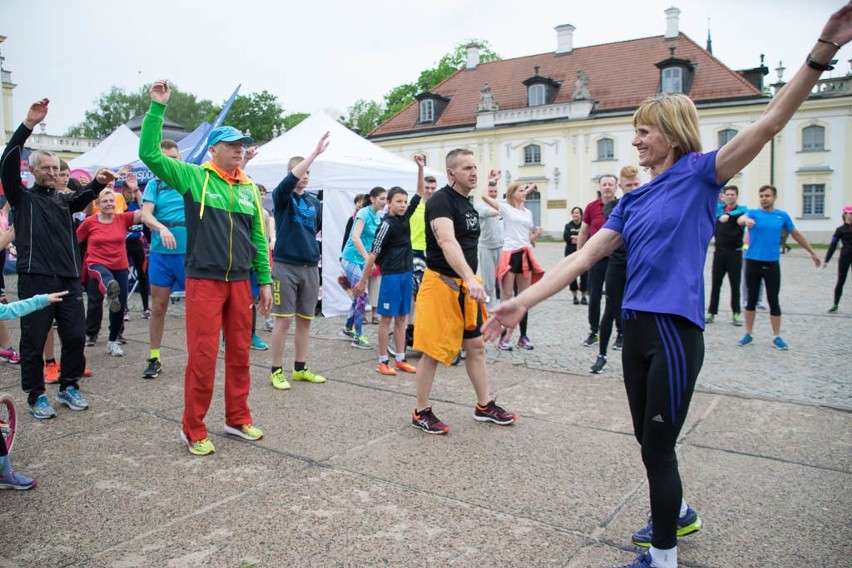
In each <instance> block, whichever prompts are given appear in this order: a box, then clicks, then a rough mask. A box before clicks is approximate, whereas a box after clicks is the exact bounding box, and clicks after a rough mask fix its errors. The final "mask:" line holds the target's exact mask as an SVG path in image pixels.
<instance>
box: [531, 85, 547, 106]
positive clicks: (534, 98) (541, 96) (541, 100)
mask: <svg viewBox="0 0 852 568" xmlns="http://www.w3.org/2000/svg"><path fill="white" fill-rule="evenodd" d="M546 102H547V89H546V88H545V86H544V85H542V84H541V83H536V84H535V85H530V86H529V89H527V105H528V106H531V107H536V106H542V105H544V104H545V103H546Z"/></svg>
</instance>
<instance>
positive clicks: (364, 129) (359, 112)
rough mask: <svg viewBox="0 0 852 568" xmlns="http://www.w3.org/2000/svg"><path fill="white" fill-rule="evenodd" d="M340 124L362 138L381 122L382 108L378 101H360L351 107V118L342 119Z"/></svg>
mask: <svg viewBox="0 0 852 568" xmlns="http://www.w3.org/2000/svg"><path fill="white" fill-rule="evenodd" d="M341 118H342V120H341V121H340V122H342V123H343V125H344V126H346V127H347V128H349V129H351V130H354V131H355V132H357V133H358V134H361V135H362V136H366V135H367V134H369V133H370V132H371V131H373V130H374V129H375V128H376V127H377V126H378V125H379V122H381V119H382V107H381V105H380V104H379V103H377V102H376V101H368V100H365V99H358V100H357V101H355V104H354V105H352V106H351V107H349V117H348V118H344V117H341Z"/></svg>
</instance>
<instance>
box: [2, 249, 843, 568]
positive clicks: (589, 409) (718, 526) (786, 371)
mask: <svg viewBox="0 0 852 568" xmlns="http://www.w3.org/2000/svg"><path fill="white" fill-rule="evenodd" d="M537 254H538V255H539V259H540V260H541V261H542V263H543V264H544V265H545V266H546V267H548V266H552V265H553V264H554V263H555V262H556V260H558V258H560V257H561V247H560V245H558V244H549V243H542V244H541V245H540V246H539V247H538V249H537ZM809 262H810V261H809V260H808V259H807V257H806V256H804V255H802V254H801V253H799V252H798V251H794V252H793V253H791V254H789V255H786V256H785V257H784V258H783V260H782V272H783V287H782V298H781V301H782V308H783V310H784V330H785V338H786V339H787V340H788V342H789V343H790V344H791V346H792V347H791V350H790V351H789V352H786V353H782V352H779V351H777V350H775V349H772V348H771V347H770V346H769V344H768V341H767V339H768V322H767V321H766V320H767V316H766V314H765V312H760V313H759V314H758V327H757V333H758V335H757V337H758V341H757V342H756V343H757V344H756V345H753V346H751V347H750V348H747V349H741V348H738V347H736V340H737V339H738V338H739V337H740V336H741V333H742V328H737V327H734V326H732V325H730V323H728V319H729V318H730V311H729V310H730V308H729V307H728V306H727V303H728V300H727V291H726V290H724V289H723V294H722V303H721V306H722V310H721V312H720V315H719V318H718V319H717V322H716V323H714V324H713V325H711V326H708V329H707V332H706V333H705V342H706V345H707V349H706V355H705V364H704V369H703V371H702V373H701V376H700V377H699V381H698V386H697V392H696V395H695V396H694V399H693V404H692V407H691V410H690V415H689V417H688V419H687V423H686V424H685V426H684V429H683V431H682V434H681V437H680V446H679V460H680V464H681V474H682V477H683V480H684V487H685V489H686V496H687V498H688V500H689V502H690V504H692V505H694V506H695V507H696V508H697V509H698V510H699V512H700V513H701V515H702V517H703V518H704V520H705V523H706V525H705V528H704V529H703V530H702V531H701V532H700V533H698V534H696V535H693V536H690V537H689V538H684V539H682V540H681V542H680V546H679V553H680V554H679V556H680V562H681V565H683V566H689V567H693V568H699V567H700V568H703V567H708V568H709V567H714V568H715V567H722V566H725V567H727V566H746V567H750V566H755V567H757V566H761V567H762V566H767V565H787V564H792V565H805V566H827V567H835V566H846V565H848V558H849V557H850V554H852V550H850V544H849V543H850V542H852V533H850V530H849V529H848V528H847V527H849V526H852V513H850V511H852V493H850V490H849V488H850V484H852V471H850V470H852V464H851V463H850V457H849V456H850V455H852V452H850V449H851V448H850V446H852V439H850V437H852V412H850V411H852V388H850V386H852V373H851V372H850V371H849V368H850V367H849V363H850V361H852V343H850V342H849V341H848V338H849V337H852V315H850V314H852V310H850V309H849V308H848V305H847V304H841V312H840V313H839V314H837V315H828V314H825V309H827V307H828V305H827V302H826V300H827V299H829V298H830V293H831V289H832V288H833V283H834V274H833V273H830V272H823V271H815V270H814V269H813V267H812V265H810V264H809ZM708 264H709V261H708ZM708 274H709V273H708ZM12 280H14V277H11V278H10V282H9V286H8V288H9V289H10V290H14V282H12ZM132 306H133V309H132V311H131V316H132V319H131V321H129V322H127V324H126V330H125V337H126V338H127V339H128V344H127V345H126V346H125V351H126V355H125V357H122V358H113V357H109V356H108V355H107V353H106V350H105V347H104V344H103V341H102V342H101V344H100V345H98V346H96V347H94V348H88V349H87V358H88V366H89V367H91V368H92V369H93V370H94V372H95V374H94V376H93V377H91V378H89V379H85V380H83V381H82V383H81V387H82V391H83V393H84V394H85V395H86V397H87V398H88V399H89V401H90V402H91V404H92V408H91V410H89V411H86V412H81V413H72V412H70V411H68V410H65V409H60V410H59V413H60V415H59V417H58V418H57V419H55V420H51V421H48V422H37V421H35V420H34V419H32V418H31V417H30V416H28V415H26V413H25V412H23V409H24V408H25V406H24V400H25V395H24V394H23V393H22V392H21V390H20V370H19V368H18V367H16V366H12V365H5V364H0V391H3V392H10V393H11V394H12V395H13V396H14V397H15V400H16V401H17V402H18V403H19V405H20V409H21V410H22V416H21V423H20V428H19V438H18V443H17V444H16V447H15V450H14V454H13V457H14V460H15V464H16V466H17V467H18V468H19V469H20V470H21V471H23V472H25V473H29V474H31V475H35V476H36V477H38V479H39V486H38V487H37V488H36V490H35V491H32V492H27V493H17V492H8V491H0V523H2V524H3V526H4V527H15V528H13V529H12V530H4V531H0V566H27V567H29V566H38V567H41V566H79V567H83V566H86V567H88V566H176V567H182V566H212V567H218V566H223V567H241V566H246V567H248V566H256V567H261V566H263V567H267V566H271V567H276V566H291V565H292V566H355V565H358V566H374V565H386V566H403V565H405V566H408V565H412V564H415V563H417V564H424V563H426V564H430V565H436V566H443V565H447V566H474V565H481V564H483V560H484V559H485V560H489V561H490V562H486V563H490V564H492V565H496V566H524V567H526V566H551V565H553V566H565V567H578V568H579V567H600V566H608V565H617V564H619V563H621V564H624V563H626V562H627V561H628V560H629V559H630V558H632V546H631V544H630V534H631V533H632V532H633V531H634V530H636V528H638V527H640V526H642V524H644V522H645V514H646V511H647V509H648V495H647V483H646V481H645V473H644V470H643V468H642V464H641V460H640V452H639V446H638V444H637V443H636V441H635V440H634V438H633V435H632V431H631V430H632V428H631V423H630V417H629V414H628V411H627V405H626V397H625V394H624V387H623V383H622V379H621V372H620V371H621V362H620V356H619V354H618V352H615V351H610V359H609V365H608V366H607V369H606V370H605V371H604V373H603V374H601V375H591V374H590V373H589V372H588V367H589V365H590V364H591V363H592V362H593V361H594V358H595V355H596V354H597V348H592V349H589V348H584V347H581V346H580V342H581V341H582V340H583V339H584V338H585V336H586V334H587V332H588V323H587V318H586V309H585V308H584V307H582V306H573V305H572V304H571V302H570V295H569V294H568V293H567V292H562V293H560V294H558V295H557V296H555V297H554V298H552V299H550V300H547V301H546V302H544V303H543V304H542V305H541V306H539V307H537V308H536V309H534V310H533V312H532V314H531V316H530V335H531V336H532V338H533V340H534V342H535V345H536V347H535V349H534V350H533V351H520V350H515V351H512V352H508V353H507V352H502V351H498V350H497V349H496V348H495V347H494V346H493V345H489V346H488V348H487V351H486V356H487V361H488V366H489V375H490V376H491V378H492V392H493V393H494V394H495V395H496V396H497V397H498V401H499V402H500V403H501V404H502V405H504V406H506V407H507V408H509V409H511V410H513V411H515V412H518V413H519V414H520V416H521V421H520V423H519V424H517V425H516V426H512V427H497V426H493V425H488V424H481V423H477V422H475V421H474V420H473V419H472V403H473V391H472V388H471V386H470V382H469V380H468V379H467V376H466V374H465V371H464V367H463V365H461V366H458V367H450V368H443V367H441V368H440V369H439V371H438V374H437V377H436V380H435V386H434V390H433V393H432V400H433V402H434V405H435V410H436V413H437V414H438V415H439V416H440V417H441V418H442V419H443V420H445V421H446V422H447V423H449V424H450V426H451V427H452V432H451V433H450V435H449V436H446V437H432V436H426V435H424V434H422V433H420V432H418V431H417V430H415V429H414V428H412V427H411V426H410V412H411V409H412V408H413V404H414V378H413V377H412V376H410V375H399V376H396V377H384V376H382V375H379V374H378V373H376V372H375V363H376V361H375V357H376V353H375V351H374V350H369V351H360V350H356V349H354V348H351V347H350V346H349V345H348V343H347V342H345V341H343V340H341V339H340V338H339V337H338V332H339V329H340V326H341V325H342V319H341V318H328V319H324V318H318V319H317V320H315V322H314V324H313V328H312V335H313V340H312V344H311V355H310V357H309V361H308V363H309V365H310V366H311V368H312V369H314V370H315V371H318V372H320V373H322V374H324V375H326V376H327V377H328V379H329V381H328V383H326V384H323V385H312V384H306V383H294V384H293V388H292V390H290V391H286V392H278V391H275V390H274V389H272V388H271V386H270V385H269V366H270V363H271V354H270V352H269V351H253V352H252V353H251V363H252V367H251V374H252V392H251V395H250V398H249V401H250V404H251V406H252V409H253V412H254V414H255V419H256V421H257V422H258V424H259V425H261V426H262V427H263V428H264V430H265V432H266V434H267V435H266V437H265V439H264V440H262V441H260V442H257V443H247V442H243V441H241V440H235V439H233V438H230V437H226V436H224V435H223V434H222V430H221V425H222V421H223V412H224V408H223V400H222V385H223V381H224V365H223V361H222V359H221V356H220V360H219V364H218V369H217V375H216V378H215V385H216V386H215V393H214V398H213V403H212V405H211V408H210V412H209V415H208V421H207V423H208V426H209V428H210V435H211V438H212V440H213V441H214V443H215V444H216V447H217V453H216V454H215V455H213V456H210V457H208V458H196V457H193V456H190V455H189V454H188V453H187V452H186V448H185V447H184V446H183V445H182V444H181V442H180V440H179V439H178V433H179V431H180V417H181V413H182V408H183V367H184V364H185V360H186V355H185V350H186V348H185V339H184V334H183V304H182V303H177V304H175V305H173V306H172V307H171V308H170V312H169V316H168V317H167V320H166V335H165V337H164V341H163V348H162V354H163V360H164V365H165V371H164V373H163V375H162V376H161V377H160V378H158V379H156V380H152V381H146V380H143V379H141V372H142V370H143V368H144V366H145V359H146V358H147V357H148V345H147V322H146V321H145V320H142V319H140V317H139V306H138V299H134V301H133V302H132ZM17 326H18V324H17V323H15V322H11V323H10V330H11V332H12V336H13V338H14V337H18V333H19V332H18V328H17ZM365 329H366V330H367V333H368V335H369V336H370V337H371V339H372V340H373V341H374V342H375V333H376V326H371V325H368V326H365ZM787 330H789V331H787ZM259 333H260V335H261V337H262V338H263V339H264V340H267V341H268V340H269V338H270V334H269V333H267V332H264V331H261V332H259ZM102 339H103V336H102ZM57 354H58V348H57ZM410 359H411V361H412V362H413V363H415V364H417V362H418V358H417V356H416V355H415V354H410ZM284 362H285V365H284V366H285V369H287V368H288V367H289V365H291V364H292V338H291V339H290V342H289V343H288V345H287V350H286V352H285V357H284ZM55 389H56V387H55V386H50V387H48V392H49V393H50V394H51V396H52V394H53V392H54V391H55ZM17 527H24V528H25V529H24V530H21V529H18V528H17Z"/></svg>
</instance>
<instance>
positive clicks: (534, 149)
mask: <svg viewBox="0 0 852 568" xmlns="http://www.w3.org/2000/svg"><path fill="white" fill-rule="evenodd" d="M538 164H541V146H539V145H538V144H529V145H528V146H524V165H525V166H533V165H538Z"/></svg>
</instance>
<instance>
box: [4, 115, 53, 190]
mask: <svg viewBox="0 0 852 568" xmlns="http://www.w3.org/2000/svg"><path fill="white" fill-rule="evenodd" d="M49 104H50V100H48V99H41V100H40V101H36V102H34V103H33V104H32V105H31V106H30V108H29V110H28V111H27V117H26V118H25V119H24V122H23V123H22V124H21V126H19V127H18V129H17V130H16V131H15V133H14V134H13V135H12V137H11V138H10V139H9V142H8V143H7V144H6V149H5V150H3V156H2V158H0V183H2V184H3V192H4V193H5V195H6V199H8V200H9V203H11V204H12V205H17V204H18V199H19V197H20V195H21V188H22V184H21V151H22V150H23V148H24V143H25V142H26V141H27V139H28V138H29V137H30V134H32V131H33V129H34V128H35V127H36V125H37V124H38V123H39V122H41V121H42V120H44V118H45V117H46V116H47V107H48V105H49Z"/></svg>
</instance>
